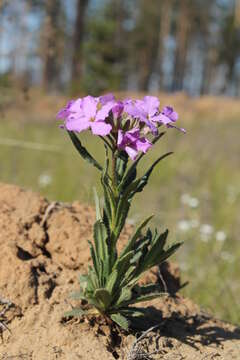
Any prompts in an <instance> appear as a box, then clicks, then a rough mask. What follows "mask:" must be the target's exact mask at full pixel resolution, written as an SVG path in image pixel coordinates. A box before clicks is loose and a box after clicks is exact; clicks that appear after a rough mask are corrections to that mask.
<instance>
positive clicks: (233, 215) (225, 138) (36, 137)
mask: <svg viewBox="0 0 240 360" xmlns="http://www.w3.org/2000/svg"><path fill="white" fill-rule="evenodd" d="M181 125H183V126H184V127H185V128H186V129H187V131H188V133H187V135H183V134H181V133H179V132H178V131H176V130H174V129H169V130H168V134H167V135H166V136H165V137H164V138H163V139H162V141H161V142H160V144H159V145H158V146H156V148H155V149H154V150H151V152H149V153H148V155H147V156H146V158H145V160H144V163H143V166H142V171H144V168H146V167H147V165H148V164H149V163H150V162H151V161H152V160H153V159H155V158H156V157H157V156H158V155H159V154H162V153H163V152H165V151H174V153H175V154H174V155H173V156H171V157H169V158H168V159H166V160H165V161H164V162H162V163H161V164H160V166H159V167H158V169H157V170H156V171H155V172H154V174H153V176H152V179H151V181H150V184H149V186H148V188H146V190H145V192H143V193H141V194H139V195H138V197H137V199H136V201H135V203H134V205H133V208H132V210H131V214H130V219H131V220H132V221H133V222H136V221H139V220H140V219H141V218H142V217H143V216H145V215H149V214H152V213H155V214H156V217H155V220H154V222H155V224H156V225H158V226H159V227H161V228H162V229H165V227H168V228H169V229H170V237H169V238H170V240H171V241H179V240H181V241H184V242H185V243H184V245H183V246H182V248H181V249H180V250H179V252H178V254H177V255H176V261H177V262H178V263H179V265H180V268H181V269H182V280H183V281H189V285H188V286H187V287H186V288H185V289H184V290H183V291H182V292H183V293H184V294H185V295H187V296H189V297H191V298H193V299H194V300H195V301H196V302H198V303H199V304H200V305H201V306H202V307H204V308H207V309H209V310H210V311H212V312H213V313H214V314H215V315H216V316H217V317H220V318H223V319H225V320H229V321H231V322H233V323H239V322H240V304H239V301H238V299H239V297H240V283H239V273H240V265H239V264H240V261H239V260H240V247H239V244H238V243H239V241H240V235H239V228H240V216H239V213H240V171H239V150H240V142H239V133H240V122H239V121H236V120H235V119H231V118H227V115H226V120H225V121H214V120H213V119H207V118H206V119H204V120H203V119H198V118H197V117H196V116H195V118H194V120H192V121H188V122H185V123H184V122H181ZM7 138H11V139H17V140H20V141H28V142H37V143H43V144H48V145H51V146H53V145H54V146H56V147H57V149H58V151H56V152H54V151H52V152H51V151H40V150H34V149H25V148H22V147H21V146H8V145H1V139H5V140H6V139H7ZM82 141H83V143H84V144H87V146H88V148H89V149H90V151H91V152H92V153H94V154H96V155H97V156H96V157H97V158H98V159H99V161H101V160H102V158H103V150H102V147H101V146H100V143H99V141H98V140H96V139H94V138H92V137H89V136H88V135H83V136H82ZM46 175H47V177H46ZM49 177H50V179H51V182H50V183H49V184H45V185H44V184H43V183H42V184H41V179H42V181H43V180H44V179H45V180H46V179H47V180H49ZM96 179H97V181H99V177H98V172H97V170H96V171H95V170H94V169H92V167H91V166H89V165H88V164H86V163H84V162H83V161H82V160H81V158H80V157H79V156H78V154H77V153H76V151H75V149H74V148H73V146H72V145H71V143H70V140H69V139H68V136H67V134H66V133H65V132H64V131H62V130H60V129H58V126H57V124H47V123H45V124H41V123H30V122H25V123H17V122H14V121H12V122H11V121H5V120H4V119H3V120H1V123H0V181H1V182H7V183H13V184H17V185H20V186H23V187H26V188H31V189H33V190H35V191H38V192H40V193H41V194H43V195H44V196H46V197H48V198H49V199H57V200H59V201H65V202H71V201H72V200H80V201H84V202H87V203H93V196H92V188H93V186H94V185H95V182H96ZM98 187H99V184H98ZM183 194H189V195H190V196H191V197H195V198H197V199H198V201H199V205H198V206H197V207H196V208H191V207H190V206H189V205H187V204H183V203H182V202H181V197H182V195H183ZM182 220H187V221H188V220H195V226H196V227H193V228H189V229H185V231H183V230H181V229H180V228H179V221H182ZM198 223H199V225H198ZM187 224H189V223H187ZM202 224H209V225H211V226H212V227H213V232H212V234H210V235H209V236H208V237H205V238H203V235H201V231H200V229H202V227H201V225H202ZM219 230H222V231H224V232H225V233H226V235H227V238H226V240H225V241H222V242H221V241H217V240H216V232H217V231H219Z"/></svg>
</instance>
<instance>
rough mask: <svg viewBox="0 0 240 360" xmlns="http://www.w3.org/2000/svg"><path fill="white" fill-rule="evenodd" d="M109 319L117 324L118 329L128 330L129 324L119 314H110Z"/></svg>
mask: <svg viewBox="0 0 240 360" xmlns="http://www.w3.org/2000/svg"><path fill="white" fill-rule="evenodd" d="M111 319H112V320H113V321H114V322H115V323H116V324H118V325H119V326H120V327H122V328H123V329H124V330H128V328H129V323H128V321H127V319H126V318H125V317H124V316H123V315H121V314H120V313H116V314H112V315H111Z"/></svg>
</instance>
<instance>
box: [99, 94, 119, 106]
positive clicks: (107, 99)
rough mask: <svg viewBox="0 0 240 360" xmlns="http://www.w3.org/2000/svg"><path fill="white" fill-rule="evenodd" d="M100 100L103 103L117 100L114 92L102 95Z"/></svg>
mask: <svg viewBox="0 0 240 360" xmlns="http://www.w3.org/2000/svg"><path fill="white" fill-rule="evenodd" d="M99 100H100V103H101V104H102V105H106V104H107V103H108V102H113V101H115V96H114V95H113V94H112V93H109V94H106V95H102V96H100V97H99Z"/></svg>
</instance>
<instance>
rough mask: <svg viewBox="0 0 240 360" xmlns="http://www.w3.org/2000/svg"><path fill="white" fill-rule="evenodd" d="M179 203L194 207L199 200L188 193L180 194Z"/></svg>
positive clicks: (197, 204)
mask: <svg viewBox="0 0 240 360" xmlns="http://www.w3.org/2000/svg"><path fill="white" fill-rule="evenodd" d="M181 203H182V204H184V205H188V206H189V207H191V208H193V209H195V208H197V207H198V206H199V200H198V199H197V198H196V197H192V196H191V195H189V194H182V196H181Z"/></svg>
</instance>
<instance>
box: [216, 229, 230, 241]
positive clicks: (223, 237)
mask: <svg viewBox="0 0 240 360" xmlns="http://www.w3.org/2000/svg"><path fill="white" fill-rule="evenodd" d="M215 236H216V240H217V241H219V242H224V241H225V240H226V238H227V235H226V233H225V232H224V231H222V230H220V231H217V232H216V235H215Z"/></svg>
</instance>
